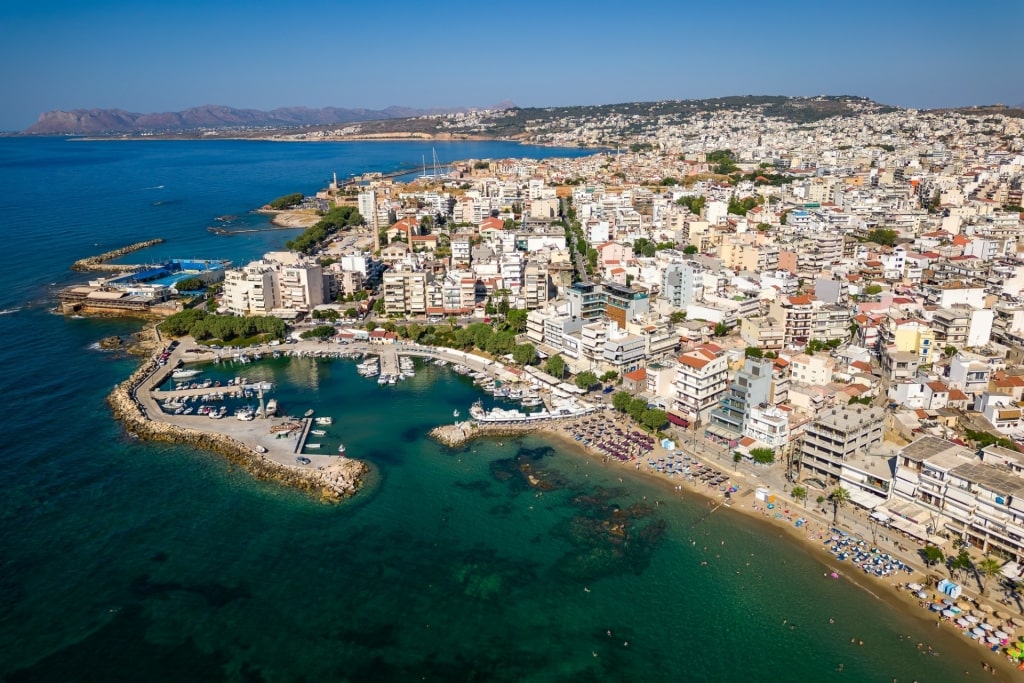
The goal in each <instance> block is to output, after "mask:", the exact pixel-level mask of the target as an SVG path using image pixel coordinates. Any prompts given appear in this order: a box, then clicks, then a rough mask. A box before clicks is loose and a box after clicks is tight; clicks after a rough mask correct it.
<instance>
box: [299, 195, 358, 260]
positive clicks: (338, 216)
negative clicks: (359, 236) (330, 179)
mask: <svg viewBox="0 0 1024 683" xmlns="http://www.w3.org/2000/svg"><path fill="white" fill-rule="evenodd" d="M363 223H364V220H363V217H362V216H361V215H360V214H359V210H358V209H356V207H354V206H335V207H333V208H332V209H331V210H330V211H328V212H327V213H326V214H324V217H323V218H321V219H320V220H319V221H317V222H316V223H315V224H314V225H312V226H310V227H308V228H306V230H305V231H303V233H302V234H301V235H299V236H298V237H296V238H295V239H293V240H288V241H287V242H285V246H286V247H288V249H290V250H292V251H301V252H302V253H304V254H312V253H313V252H314V251H316V249H317V248H318V247H319V246H320V245H321V244H323V243H324V241H325V240H326V239H327V238H328V237H330V236H331V235H333V234H334V233H336V232H338V231H339V230H341V229H342V228H347V227H351V226H354V225H362V224H363Z"/></svg>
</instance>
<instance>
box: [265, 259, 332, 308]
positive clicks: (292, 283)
mask: <svg viewBox="0 0 1024 683" xmlns="http://www.w3.org/2000/svg"><path fill="white" fill-rule="evenodd" d="M276 274H277V287H278V291H279V292H280V297H279V299H280V306H281V308H286V309H288V310H293V311H311V310H313V309H314V308H315V307H317V306H319V305H320V304H322V303H324V274H323V269H322V268H321V267H320V265H319V264H314V263H297V264H294V265H286V266H281V267H280V269H279V270H278V271H277V273H276Z"/></svg>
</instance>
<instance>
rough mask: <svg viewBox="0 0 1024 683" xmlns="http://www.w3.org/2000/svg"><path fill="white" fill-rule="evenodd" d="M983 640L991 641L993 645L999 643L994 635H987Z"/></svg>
mask: <svg viewBox="0 0 1024 683" xmlns="http://www.w3.org/2000/svg"><path fill="white" fill-rule="evenodd" d="M985 640H987V641H988V642H990V643H992V644H993V645H998V644H999V639H998V638H996V637H995V636H989V637H988V638H986V639H985Z"/></svg>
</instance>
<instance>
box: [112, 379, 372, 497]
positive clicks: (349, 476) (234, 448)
mask: <svg viewBox="0 0 1024 683" xmlns="http://www.w3.org/2000/svg"><path fill="white" fill-rule="evenodd" d="M157 372H168V370H167V367H166V366H160V365H158V364H157V363H156V361H155V360H150V361H148V362H146V363H145V364H143V365H142V367H140V368H139V369H138V370H136V371H135V372H134V373H133V374H132V375H131V377H129V378H128V379H127V380H125V381H124V382H122V383H120V384H118V385H117V386H116V387H114V390H113V391H112V392H111V393H110V395H109V396H108V397H107V402H108V403H109V404H110V407H111V409H112V411H113V413H114V416H115V417H116V418H117V419H119V420H120V421H121V422H122V423H123V424H124V426H125V428H126V429H127V430H128V431H130V432H132V433H134V434H135V435H136V436H138V437H139V438H142V439H149V440H152V441H165V442H169V443H180V444H187V445H189V446H191V447H193V448H200V449H203V450H207V451H213V452H214V453H219V454H220V455H223V456H224V457H226V458H227V459H228V460H230V461H231V462H232V463H235V464H237V465H239V466H241V467H243V468H244V469H245V470H246V471H247V472H249V473H250V474H251V475H252V476H253V477H255V478H256V479H260V480H267V481H276V482H279V483H281V484H284V485H286V486H291V487H294V488H297V489H299V490H302V491H306V492H308V493H311V494H313V495H316V496H317V497H319V498H320V499H321V500H324V501H328V502H337V501H341V500H344V499H345V498H348V497H350V496H352V495H354V494H355V493H356V492H357V491H358V490H359V489H360V487H361V486H362V483H363V480H364V477H365V476H366V473H367V472H368V470H369V467H368V466H367V465H366V463H363V462H359V461H358V460H351V459H349V458H343V457H341V458H337V459H333V460H334V462H332V463H331V464H330V465H326V466H324V467H322V468H311V467H305V466H291V465H284V464H281V463H279V462H275V461H274V460H271V459H270V458H268V457H267V456H266V455H265V454H262V453H257V452H256V451H255V450H254V449H253V448H252V447H250V446H247V445H246V444H244V443H242V442H241V441H239V440H237V439H235V438H233V437H230V436H226V435H224V434H218V433H216V432H206V431H201V430H198V429H190V428H187V427H181V426H179V425H175V424H170V423H168V422H162V421H159V420H153V419H150V417H149V416H148V415H147V413H146V409H145V408H144V407H143V406H142V404H141V403H140V402H139V401H138V400H137V399H136V391H137V390H138V389H139V387H140V386H141V385H142V384H143V383H144V382H146V380H148V379H150V378H151V377H152V376H153V375H154V374H155V373H157Z"/></svg>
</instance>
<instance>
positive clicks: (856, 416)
mask: <svg viewBox="0 0 1024 683" xmlns="http://www.w3.org/2000/svg"><path fill="white" fill-rule="evenodd" d="M884 417H885V413H884V411H883V410H882V409H881V408H879V407H877V406H864V405H845V406H836V407H833V408H830V409H828V410H825V411H823V412H822V413H821V414H820V415H819V416H818V418H817V419H816V420H814V421H813V422H810V423H808V424H807V425H805V427H804V439H803V445H802V450H801V454H800V462H801V466H802V468H803V476H804V477H805V478H806V477H817V478H820V479H821V480H822V481H823V482H824V483H826V484H829V483H831V482H836V481H839V479H840V475H841V474H842V467H843V464H844V463H845V462H847V461H849V460H851V459H852V458H853V457H854V455H855V454H857V453H861V454H864V453H866V452H867V451H868V450H869V449H870V448H871V447H873V446H875V445H876V444H878V443H879V442H881V440H882V427H883V423H884Z"/></svg>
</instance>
